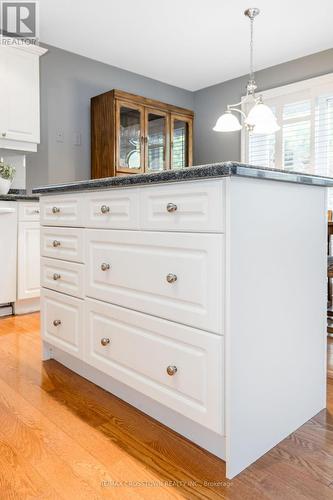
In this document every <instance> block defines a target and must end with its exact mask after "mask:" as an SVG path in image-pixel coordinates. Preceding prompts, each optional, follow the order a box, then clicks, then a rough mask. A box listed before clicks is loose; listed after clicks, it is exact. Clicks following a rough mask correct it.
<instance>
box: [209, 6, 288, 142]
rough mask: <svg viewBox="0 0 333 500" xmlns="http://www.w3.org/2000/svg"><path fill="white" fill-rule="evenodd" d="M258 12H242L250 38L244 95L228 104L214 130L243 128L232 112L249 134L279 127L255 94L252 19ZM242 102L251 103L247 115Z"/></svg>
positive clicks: (223, 130) (269, 132)
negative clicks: (248, 66)
mask: <svg viewBox="0 0 333 500" xmlns="http://www.w3.org/2000/svg"><path fill="white" fill-rule="evenodd" d="M259 13H260V10H259V9H256V8H250V9H247V10H246V11H245V12H244V14H245V16H247V17H248V18H249V19H250V27H251V28H250V29H251V40H250V77H249V81H248V83H247V86H246V96H245V97H244V98H243V100H242V101H241V102H238V103H236V104H229V105H228V106H227V109H226V111H225V112H224V113H223V115H221V116H220V117H219V118H218V119H217V122H216V124H215V127H214V128H213V130H215V132H234V131H236V130H241V129H242V128H243V126H242V124H241V122H240V121H239V119H238V116H236V115H235V114H234V113H239V115H240V118H241V119H243V123H244V127H245V128H246V130H248V131H249V132H250V133H251V134H272V133H273V132H276V131H277V130H279V129H280V127H279V125H278V124H277V121H276V118H275V116H274V114H273V112H272V110H271V108H269V107H268V106H266V104H264V103H263V99H262V96H258V97H257V96H256V94H255V91H256V88H257V84H256V82H255V80H254V71H253V21H254V19H255V17H256V16H258V14H259ZM244 103H248V104H249V105H251V104H252V108H251V109H250V112H249V113H248V115H246V114H245V113H244V111H242V110H241V109H238V107H239V106H241V105H242V104H244Z"/></svg>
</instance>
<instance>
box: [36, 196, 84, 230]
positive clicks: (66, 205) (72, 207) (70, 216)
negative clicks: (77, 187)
mask: <svg viewBox="0 0 333 500" xmlns="http://www.w3.org/2000/svg"><path fill="white" fill-rule="evenodd" d="M40 210H41V216H40V218H41V224H42V225H44V226H72V227H81V226H83V225H84V196H83V195H71V196H50V197H45V198H44V197H42V198H41V200H40Z"/></svg>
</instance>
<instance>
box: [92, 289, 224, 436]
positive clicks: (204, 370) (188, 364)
mask: <svg viewBox="0 0 333 500" xmlns="http://www.w3.org/2000/svg"><path fill="white" fill-rule="evenodd" d="M86 328H87V331H86V345H85V353H86V354H85V360H86V361H87V362H88V363H90V364H91V365H93V366H94V367H96V368H97V369H98V370H101V371H102V372H104V373H106V374H108V375H110V376H112V377H114V378H115V379H117V380H120V381H121V382H122V383H124V384H127V385H128V386H130V387H132V388H134V389H135V390H137V391H140V392H142V393H143V394H145V395H147V396H149V397H151V398H152V399H154V400H155V401H158V402H159V403H162V404H163V405H165V406H168V407H169V408H172V409H173V410H175V411H177V412H179V413H181V414H182V415H184V416H185V417H188V418H190V419H192V420H194V421H196V422H198V423H200V424H201V425H204V426H205V427H208V428H210V429H212V430H214V431H215V432H218V433H221V434H222V433H223V430H224V423H223V399H224V398H223V380H222V377H223V373H224V369H223V341H224V338H223V336H218V335H213V334H209V333H205V332H200V331H197V330H194V329H193V328H189V327H186V326H183V325H178V324H176V323H172V322H170V321H166V320H162V319H159V318H154V317H152V316H147V315H145V314H142V313H137V312H135V311H130V310H127V309H124V308H121V307H117V306H114V305H110V304H104V303H103V302H97V301H94V300H89V299H88V300H86ZM102 343H103V344H104V345H102ZM168 367H169V372H170V373H173V372H174V374H173V375H168V372H167V370H168ZM173 367H176V369H177V371H175V370H174V368H173Z"/></svg>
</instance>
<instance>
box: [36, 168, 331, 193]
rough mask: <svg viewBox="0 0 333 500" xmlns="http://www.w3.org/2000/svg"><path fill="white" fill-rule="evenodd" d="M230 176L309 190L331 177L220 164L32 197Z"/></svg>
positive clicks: (56, 188) (81, 184) (82, 184)
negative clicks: (297, 185)
mask: <svg viewBox="0 0 333 500" xmlns="http://www.w3.org/2000/svg"><path fill="white" fill-rule="evenodd" d="M230 176H240V177H252V178H257V179H267V180H275V181H283V182H293V183H297V184H307V185H311V186H326V187H333V178H331V177H321V176H318V175H310V174H304V173H302V172H292V171H288V170H278V169H272V168H264V167H256V166H253V165H248V164H245V163H238V162H232V161H227V162H222V163H213V164H209V165H200V166H196V167H188V168H183V169H179V170H164V171H162V172H156V173H149V174H136V175H133V174H129V175H125V176H122V177H106V178H104V179H93V180H87V181H77V182H71V183H68V184H53V185H49V186H43V187H38V188H35V189H33V190H32V191H33V193H39V194H48V193H51V194H52V193H61V192H62V193H64V192H71V191H86V190H91V189H93V190H100V189H103V188H105V189H107V188H108V189H110V188H116V187H128V186H137V185H146V184H158V183H164V182H180V181H191V180H196V179H209V178H221V177H230Z"/></svg>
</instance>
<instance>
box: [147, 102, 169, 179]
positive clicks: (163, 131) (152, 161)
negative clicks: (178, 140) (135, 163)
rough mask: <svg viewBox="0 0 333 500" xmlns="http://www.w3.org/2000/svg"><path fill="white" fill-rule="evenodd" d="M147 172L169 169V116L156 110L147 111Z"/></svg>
mask: <svg viewBox="0 0 333 500" xmlns="http://www.w3.org/2000/svg"><path fill="white" fill-rule="evenodd" d="M145 132H146V136H145V171H146V172H160V171H161V170H166V169H167V168H169V157H170V155H169V142H170V140H169V115H168V113H164V112H163V111H159V110H156V109H147V108H146V110H145Z"/></svg>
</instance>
